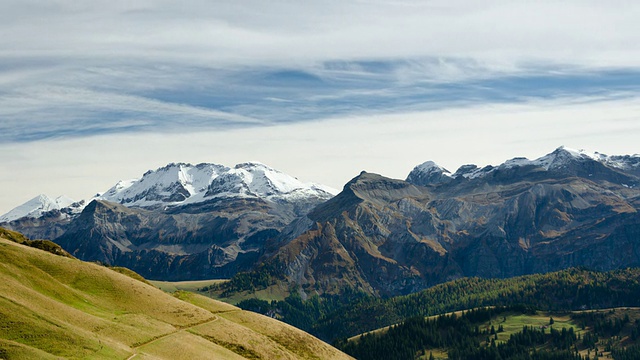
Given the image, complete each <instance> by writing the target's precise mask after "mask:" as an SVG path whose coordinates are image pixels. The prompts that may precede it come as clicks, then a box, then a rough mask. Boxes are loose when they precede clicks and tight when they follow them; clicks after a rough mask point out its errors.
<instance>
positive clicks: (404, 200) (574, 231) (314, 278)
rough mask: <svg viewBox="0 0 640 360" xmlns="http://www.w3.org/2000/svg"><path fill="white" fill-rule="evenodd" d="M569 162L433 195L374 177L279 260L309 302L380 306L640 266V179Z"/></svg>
mask: <svg viewBox="0 0 640 360" xmlns="http://www.w3.org/2000/svg"><path fill="white" fill-rule="evenodd" d="M563 155H564V154H560V155H559V156H563ZM560 160H562V161H563V162H561V163H560V162H559V161H560ZM560 160H558V163H559V165H557V167H555V168H554V166H556V165H554V164H552V165H551V166H549V168H548V169H546V168H545V169H543V168H541V167H540V166H534V165H526V166H521V167H518V166H512V167H502V168H487V169H486V170H487V174H486V175H484V176H478V177H475V178H473V177H472V178H467V177H457V178H456V177H455V176H452V177H451V180H450V181H442V179H441V178H437V179H436V181H435V183H433V184H424V181H425V178H424V177H422V178H419V177H416V179H418V181H419V182H420V184H421V185H426V186H424V187H423V186H416V185H413V184H411V183H409V182H405V181H401V180H393V179H388V178H384V177H382V176H379V175H375V174H367V173H362V174H361V175H360V176H358V177H356V178H355V179H353V180H352V181H350V182H349V183H348V184H347V185H346V186H345V188H344V190H343V192H342V193H340V194H339V195H337V196H336V197H335V198H333V199H331V200H329V201H327V202H325V203H323V204H321V205H319V206H318V207H316V209H315V210H313V211H312V212H311V213H310V214H309V216H308V217H309V219H310V220H311V222H310V225H308V229H307V230H306V231H304V230H302V231H301V230H300V229H298V231H297V232H288V233H287V234H289V235H287V236H282V237H281V238H280V241H281V242H280V244H281V246H282V247H281V248H280V250H279V251H277V252H275V253H274V254H273V255H271V256H272V257H276V258H278V261H279V262H280V263H284V264H286V270H285V274H286V277H287V280H288V281H290V282H293V283H297V284H300V285H302V289H303V290H305V291H307V292H314V291H317V292H339V291H341V289H342V288H344V287H355V288H360V289H361V290H364V291H367V292H370V293H373V294H377V295H397V294H405V293H410V292H414V291H417V290H420V289H423V288H425V287H428V286H431V285H434V284H436V283H440V282H443V281H447V280H450V279H454V278H458V277H463V276H481V277H507V276H516V275H522V274H530V273H537V272H548V271H554V270H559V269H564V268H568V267H572V266H586V267H589V268H593V269H599V270H609V269H615V268H622V267H627V266H638V265H640V233H639V231H640V230H639V229H640V215H639V214H638V209H640V206H639V205H640V201H639V199H640V189H639V188H638V186H637V184H640V181H639V180H640V179H638V177H637V176H636V175H635V174H634V173H633V172H625V171H623V170H621V169H618V168H612V167H609V166H606V165H604V164H602V163H599V162H595V161H591V160H589V159H577V160H575V161H574V160H573V159H569V160H566V159H560ZM474 169H477V168H472V169H471V170H474ZM483 170H484V169H483ZM267 261H268V260H267Z"/></svg>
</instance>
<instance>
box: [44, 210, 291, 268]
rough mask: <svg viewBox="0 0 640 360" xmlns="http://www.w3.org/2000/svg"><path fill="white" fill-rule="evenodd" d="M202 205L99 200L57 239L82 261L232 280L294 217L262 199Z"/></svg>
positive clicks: (253, 261)
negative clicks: (160, 206) (167, 207)
mask: <svg viewBox="0 0 640 360" xmlns="http://www.w3.org/2000/svg"><path fill="white" fill-rule="evenodd" d="M199 206H200V207H201V208H200V209H198V210H197V211H196V209H193V208H190V209H173V211H171V212H162V211H158V210H145V209H138V208H128V207H125V206H123V205H119V204H114V203H109V202H106V201H93V202H91V203H90V204H89V205H88V206H87V207H86V208H85V209H84V211H83V213H82V214H81V215H80V216H79V217H78V218H76V219H75V220H74V221H73V222H72V223H71V224H70V225H69V227H68V229H67V231H66V232H65V233H64V235H62V236H60V237H59V238H57V239H56V242H57V243H59V244H60V245H61V246H62V247H63V248H65V249H69V252H70V253H72V254H74V256H76V257H78V258H80V259H90V260H93V261H101V262H104V263H106V264H110V265H118V266H125V267H128V268H131V269H132V270H134V271H136V272H139V273H140V274H141V275H143V276H145V277H147V278H150V279H166V280H184V279H208V278H227V277H230V276H232V275H233V274H235V273H236V272H237V271H239V270H247V269H250V268H251V267H252V266H253V265H255V261H256V260H257V258H258V256H259V255H260V254H261V252H262V249H263V248H264V243H265V242H266V241H267V240H268V239H269V238H272V237H275V236H277V235H278V233H279V230H280V229H281V228H282V227H284V226H285V225H286V224H287V223H288V222H290V221H291V220H292V219H291V218H290V217H287V216H283V215H282V214H281V213H278V212H277V211H275V210H274V209H273V208H272V207H271V205H270V204H268V203H267V202H264V201H260V200H257V199H236V200H235V201H233V202H232V201H230V200H227V201H224V202H222V203H217V204H216V203H209V204H200V205H199ZM202 207H206V209H203V208H202ZM182 210H188V211H182Z"/></svg>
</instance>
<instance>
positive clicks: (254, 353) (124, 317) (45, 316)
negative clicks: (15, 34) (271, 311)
mask: <svg viewBox="0 0 640 360" xmlns="http://www.w3.org/2000/svg"><path fill="white" fill-rule="evenodd" d="M0 358H8V359H32V358H38V359H49V358H50V359H56V358H91V359H130V358H139V359H176V358H190V359H211V358H216V359H218V358H220V359H242V358H261V359H297V358H336V359H339V358H348V357H347V356H346V355H344V354H343V353H340V352H339V351H338V350H336V349H335V348H332V347H331V346H329V345H327V344H326V343H324V342H321V341H319V340H317V339H316V338H313V337H312V336H310V335H308V334H306V333H304V332H302V331H300V330H298V329H295V328H293V327H291V326H289V325H286V324H284V323H281V322H278V321H276V320H273V319H271V318H268V317H265V316H262V315H259V314H254V313H249V312H245V311H242V310H240V309H239V308H237V307H234V306H231V305H228V304H225V303H221V302H218V301H215V300H212V299H208V298H205V297H200V296H197V295H193V294H188V293H177V296H171V295H169V294H166V293H164V292H163V291H161V290H159V289H157V288H155V287H153V286H150V285H147V284H145V283H143V282H141V281H138V280H136V279H134V278H132V277H130V276H126V275H123V274H120V273H119V272H117V271H114V270H111V269H109V268H105V267H102V266H99V265H96V264H91V263H85V262H82V261H79V260H77V259H72V258H67V257H63V256H55V255H52V254H51V253H48V252H45V251H42V250H39V249H35V248H31V247H28V246H25V245H21V244H18V243H16V242H15V241H9V240H6V239H4V236H0Z"/></svg>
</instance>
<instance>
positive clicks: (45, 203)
mask: <svg viewBox="0 0 640 360" xmlns="http://www.w3.org/2000/svg"><path fill="white" fill-rule="evenodd" d="M76 204H78V203H76V202H75V201H74V200H73V199H70V198H68V197H66V196H58V197H57V198H55V199H52V198H50V197H49V196H47V195H45V194H40V195H38V196H36V197H34V198H33V199H31V200H29V201H27V202H26V203H24V204H22V205H20V206H18V207H16V208H15V209H13V210H11V211H9V212H8V213H6V214H4V215H2V216H0V222H9V221H13V220H17V219H20V218H23V217H33V218H37V217H40V216H42V214H44V213H46V212H48V211H51V210H62V209H64V208H69V207H72V205H76ZM76 207H79V205H78V206H76Z"/></svg>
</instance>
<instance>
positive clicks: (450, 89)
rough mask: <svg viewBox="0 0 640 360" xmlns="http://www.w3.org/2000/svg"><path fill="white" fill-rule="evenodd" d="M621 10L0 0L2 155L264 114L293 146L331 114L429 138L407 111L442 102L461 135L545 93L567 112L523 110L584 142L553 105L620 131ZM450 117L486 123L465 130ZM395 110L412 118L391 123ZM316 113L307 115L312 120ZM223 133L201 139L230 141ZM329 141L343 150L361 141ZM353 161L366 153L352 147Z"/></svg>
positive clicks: (351, 2)
mask: <svg viewBox="0 0 640 360" xmlns="http://www.w3.org/2000/svg"><path fill="white" fill-rule="evenodd" d="M639 17H640V2H637V1H631V0H629V1H624V0H623V1H622V2H617V3H615V4H614V3H611V2H603V1H596V0H568V1H562V2H559V1H525V0H523V1H517V0H516V1H508V2H505V1H501V0H489V1H482V2H477V1H471V0H454V1H451V0H433V1H422V0H403V1H391V0H389V1H387V0H327V1H322V2H318V1H306V0H304V1H298V0H279V1H259V0H247V1H235V0H220V1H214V2H212V1H208V0H189V1H187V2H184V1H183V2H175V1H169V0H142V1H135V2H131V1H128V2H127V1H121V0H96V1H85V2H78V1H71V0H57V1H49V2H42V1H36V0H4V1H2V2H0V34H2V35H3V36H2V37H0V146H3V147H4V148H5V149H10V150H8V151H7V152H6V154H11V155H10V158H11V159H16V158H17V157H18V156H20V154H18V152H16V151H18V150H16V149H18V148H20V149H21V150H20V151H26V150H25V149H24V148H22V147H21V146H22V145H25V144H20V143H28V144H26V145H27V146H30V145H34V148H36V147H37V148H39V149H41V148H40V147H38V146H39V145H38V144H44V143H48V142H47V141H48V140H49V139H63V140H64V139H70V140H69V141H84V139H85V138H87V137H90V136H101V135H109V134H118V135H119V136H123V138H124V137H126V136H128V134H131V133H134V134H136V135H138V134H140V133H144V134H152V135H153V136H159V137H160V138H164V137H165V136H168V134H171V136H176V137H180V138H182V137H185V136H186V137H193V136H196V135H197V134H198V133H199V132H202V133H205V134H208V135H207V136H209V135H210V134H211V133H215V134H216V136H218V135H217V134H220V133H222V134H227V133H234V134H237V132H236V131H237V130H238V129H242V130H243V131H246V132H245V133H244V134H249V135H251V134H254V135H255V134H269V136H276V135H277V134H279V132H282V126H301V127H302V128H301V129H313V130H308V131H307V130H300V131H298V132H296V133H295V134H294V132H293V130H292V132H291V133H290V132H288V131H285V132H283V133H284V134H291V136H299V137H302V138H304V139H307V140H308V141H307V143H309V142H310V141H311V140H313V139H316V141H320V140H318V139H319V137H317V136H320V135H318V134H323V135H322V136H336V135H335V134H330V133H327V132H326V131H325V130H326V127H328V126H335V124H342V123H348V122H353V123H354V124H355V125H354V126H355V128H353V129H351V130H349V131H347V130H344V133H345V134H351V136H358V135H357V134H356V135H354V133H355V130H354V129H356V128H358V127H359V126H361V124H364V123H366V122H363V121H362V119H363V118H369V117H370V118H371V119H376V120H375V121H378V122H387V123H388V124H386V126H388V127H383V126H377V127H375V126H374V127H371V129H374V130H371V131H373V132H374V133H367V134H366V136H372V137H375V136H376V134H377V133H375V131H381V132H382V133H384V132H385V131H390V132H393V131H396V130H397V129H398V128H399V126H400V125H398V124H402V126H413V127H414V129H404V128H402V129H404V130H403V131H405V132H402V133H398V134H397V136H399V137H405V136H410V135H412V134H414V133H419V132H420V131H423V132H425V134H426V135H425V139H428V141H433V140H434V138H438V137H441V134H439V133H431V134H430V133H429V131H428V129H427V128H424V127H423V124H426V125H424V126H428V127H431V128H434V129H435V130H438V129H439V128H438V126H436V125H434V123H432V122H429V121H427V120H425V119H431V116H433V115H434V114H436V113H437V114H438V118H440V119H442V118H443V115H442V114H449V113H448V112H449V111H453V112H455V111H458V110H461V111H463V110H469V111H471V112H465V113H464V114H465V117H463V119H460V118H456V120H455V121H454V120H451V119H453V118H448V119H449V120H447V121H451V122H452V124H453V125H455V127H452V128H447V129H444V130H442V131H446V132H447V134H449V132H452V131H459V132H461V135H459V137H462V138H465V139H467V138H468V137H469V136H472V135H473V133H467V132H468V131H474V132H475V133H479V130H478V129H483V128H491V129H492V128H494V127H495V124H501V125H502V126H507V127H508V126H510V124H511V123H510V122H508V121H507V120H505V119H506V118H508V117H509V116H507V115H505V116H504V117H500V116H499V115H496V113H495V112H490V113H491V116H498V118H500V119H502V120H493V118H492V117H490V116H488V115H487V116H480V113H481V112H482V111H483V110H482V109H485V108H490V109H502V110H504V111H516V110H517V111H519V112H518V114H519V116H520V118H522V117H523V115H522V111H520V110H521V108H519V107H520V106H524V107H526V106H533V107H534V108H535V107H538V106H549V104H555V105H554V107H555V108H556V109H557V108H558V107H559V106H571V107H572V109H573V110H572V111H571V112H555V113H553V114H554V115H553V116H557V117H556V118H555V119H554V121H553V122H550V123H547V122H545V121H547V119H544V120H540V121H543V122H545V124H547V125H548V126H551V127H553V128H554V129H558V130H557V131H560V132H561V133H562V134H565V135H562V137H561V138H562V139H567V136H568V135H566V134H570V133H573V134H574V135H575V137H576V139H582V140H585V141H586V142H589V141H592V140H593V139H594V138H595V137H594V136H592V135H589V134H583V132H584V131H586V130H588V129H590V128H581V127H579V126H578V128H577V129H573V128H572V127H574V126H576V119H574V118H571V119H569V118H564V117H562V116H559V115H558V114H560V113H562V114H563V116H576V117H578V116H587V115H588V114H585V113H583V112H581V111H577V110H576V109H575V108H574V107H575V106H581V107H582V108H584V109H589V111H591V112H594V111H595V110H594V109H596V108H597V109H606V110H607V112H598V113H599V114H601V115H603V114H605V115H606V114H609V115H610V116H611V117H612V119H614V118H615V117H614V112H612V111H610V110H611V108H610V107H609V106H607V105H606V104H610V103H624V104H625V109H626V110H627V111H626V112H625V113H624V116H622V117H621V119H622V120H621V121H620V122H617V123H615V124H624V125H620V126H619V125H613V124H614V123H606V122H604V120H602V119H600V120H598V121H599V123H598V124H600V125H599V127H597V130H595V131H596V132H599V133H605V132H606V131H618V130H620V129H623V128H624V127H625V126H626V127H627V128H629V129H632V130H630V133H631V134H636V135H637V133H634V131H637V127H634V126H635V125H634V122H633V121H634V119H635V120H637V118H635V117H634V116H637V113H636V115H634V113H633V110H634V109H636V110H637V107H633V106H631V105H629V104H630V103H633V104H635V102H636V101H637V98H638V94H640V22H638V21H637V19H638V18H639ZM560 104H561V105H560ZM594 106H595V108H594ZM634 106H635V105H634ZM518 109H520V110H518ZM502 110H501V111H502ZM408 113H409V114H422V115H420V116H417V115H416V116H410V115H407V114H408ZM425 114H427V115H425ZM468 114H475V115H477V116H476V118H475V120H474V121H477V122H486V123H485V124H482V125H483V126H482V127H480V128H478V129H476V128H474V127H473V126H470V125H469V122H470V121H471V120H469V119H468V118H467V117H466V116H467V115H468ZM531 114H534V115H536V116H548V115H549V114H547V113H544V112H543V111H537V112H536V111H534V112H531ZM441 115H442V116H441ZM404 116H409V117H410V118H411V119H413V120H415V121H414V122H407V123H404V122H402V121H401V120H399V119H401V118H402V117H404ZM528 116H529V115H527V117H526V118H527V121H532V120H531V119H530V118H529V117H528ZM531 116H533V115H531ZM549 116H551V115H549ZM358 119H360V120H358ZM321 120H322V121H325V122H323V123H322V124H325V125H319V126H318V127H317V128H315V127H313V126H314V124H319V122H318V121H321ZM359 121H360V122H359ZM465 121H467V122H465ZM532 123H533V122H531V124H532ZM367 124H368V123H367ZM376 124H378V123H376ZM474 124H475V123H474ZM527 124H530V123H527ZM603 124H606V126H605V125H603ZM307 125H308V126H309V127H305V126H307ZM367 126H368V125H367ZM274 129H277V131H279V132H274V131H276V130H274ZM375 129H377V130H375ZM471 129H475V130H471ZM607 129H609V130H607ZM511 131H513V132H515V131H516V129H511ZM554 131H556V130H554ZM549 132H550V131H549V129H546V132H540V131H531V132H530V133H529V135H531V137H532V140H526V139H524V138H523V139H521V140H522V141H536V140H535V139H534V138H535V137H536V136H537V137H541V138H542V137H544V139H547V137H548V136H551V135H550V134H549ZM470 134H471V135H470ZM581 134H582V135H581ZM617 134H618V135H620V133H617ZM249 135H248V136H249ZM618 135H616V136H618ZM220 136H223V135H220ZM251 136H253V135H251ZM363 136H364V135H363ZM276 138H278V139H280V138H279V137H277V136H276ZM443 138H446V137H443ZM449 138H451V137H449ZM515 138H517V136H516V137H515ZM234 139H236V140H234V141H233V142H231V143H229V142H228V141H227V139H226V138H225V137H224V136H223V138H222V139H219V141H220V142H221V143H225V144H228V145H229V146H231V147H232V149H231V150H229V149H227V150H226V151H230V152H236V151H238V150H237V149H236V148H235V144H238V143H239V142H238V141H237V138H234ZM310 139H311V140H310ZM348 139H351V138H345V139H343V140H344V141H345V142H346V141H347V140H348ZM87 141H89V143H91V141H90V139H89V140H87ZM279 141H281V143H282V144H293V143H291V141H284V140H279ZM322 141H325V140H324V139H323V140H322ZM379 141H382V140H381V139H379ZM398 141H403V140H402V139H400V140H398ZM425 141H427V140H425ZM554 141H556V140H555V139H554ZM254 143H256V144H257V143H260V144H262V146H268V147H270V148H274V149H276V148H277V149H278V151H281V152H283V151H284V152H286V150H283V147H280V146H278V147H273V146H272V144H265V143H264V142H261V141H258V140H256V141H254ZM391 143H394V144H395V145H396V146H401V145H402V144H401V143H398V142H396V141H395V140H393V141H388V144H391ZM467 143H471V142H469V141H467ZM296 144H297V145H296ZM388 144H387V145H388ZM545 144H548V142H547V143H545ZM174 145H175V146H176V147H180V145H179V144H174ZM245 145H246V149H251V148H252V146H251V144H245ZM293 145H294V146H298V145H299V146H302V145H300V144H299V143H295V144H293ZM306 145H308V144H306ZM568 145H573V146H574V147H580V146H581V145H580V144H568ZM12 146H16V148H13V147H12ZM335 146H336V149H340V150H341V151H342V153H349V152H352V151H354V149H355V147H356V146H363V145H362V144H359V145H358V144H354V145H352V146H348V144H335ZM528 146H533V145H532V144H529V145H528ZM585 146H586V145H585ZM594 147H595V148H596V149H597V148H598V147H597V146H594ZM380 148H381V149H383V148H386V147H384V146H381V147H380ZM246 149H242V151H244V150H246ZM169 150H171V151H177V150H176V148H171V149H169ZM169 150H167V151H169ZM216 151H218V152H217V154H220V153H221V152H222V151H223V150H222V149H220V148H217V150H216ZM254 151H255V150H254ZM274 151H275V150H274ZM454 151H455V150H454ZM240 152H241V151H238V153H240ZM636 152H637V151H636ZM156 154H160V152H156ZM163 154H164V153H163ZM263 154H264V152H263V151H260V152H259V153H257V154H256V155H254V156H250V157H249V158H250V159H255V158H257V157H260V156H261V155H263ZM165 155H166V154H165ZM378 155H379V156H380V157H381V158H380V159H382V158H384V156H385V155H383V154H382V155H381V154H378ZM516 155H519V154H516ZM7 156H9V155H5V158H0V160H2V161H0V162H5V163H6V162H7V161H9V160H10V159H9V158H7ZM158 156H159V155H158ZM281 156H282V158H287V156H288V155H287V154H284V155H282V154H281ZM336 156H337V155H336ZM151 158H152V157H151V155H149V157H144V159H145V160H149V159H151ZM363 158H368V155H367V154H360V155H356V157H355V158H354V159H355V160H358V159H360V160H362V159H363ZM154 159H156V158H154ZM332 159H333V158H332ZM412 159H413V158H412ZM85 160H86V159H83V161H84V162H82V163H86V162H87V161H89V160H86V161H85ZM165 160H166V158H165V157H163V159H162V160H158V161H160V162H162V163H164V162H166V161H165ZM181 160H186V161H194V160H192V159H181ZM245 160H246V159H245ZM261 160H263V161H269V159H261ZM333 160H335V159H333ZM383 160H384V159H382V160H380V163H385V162H384V161H383ZM207 161H215V159H207ZM78 163H81V161H79V162H78ZM387 163H389V162H387ZM274 165H278V164H277V163H276V164H274ZM147 166H151V165H147ZM145 167H146V166H145ZM285 170H286V169H285ZM332 185H334V186H339V185H340V184H339V183H338V184H336V183H332Z"/></svg>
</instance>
